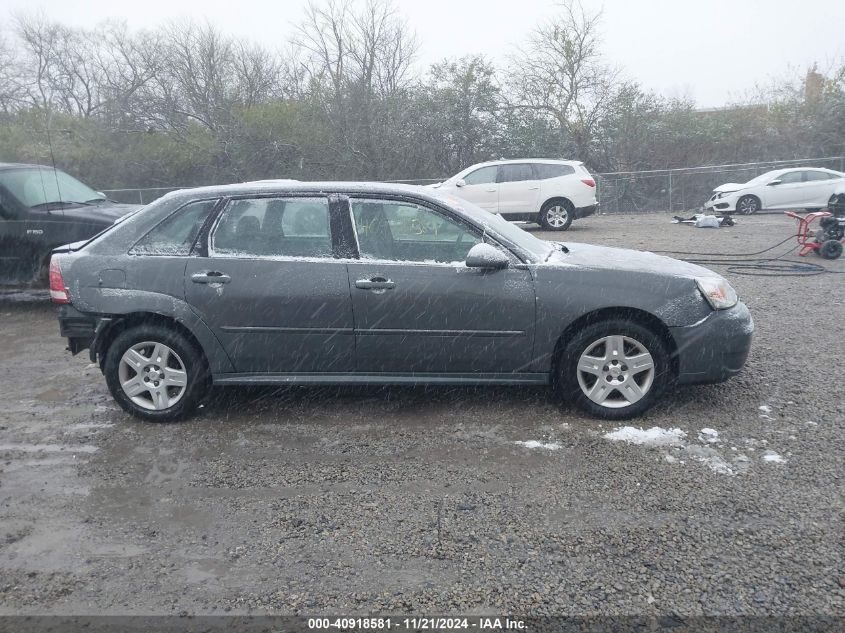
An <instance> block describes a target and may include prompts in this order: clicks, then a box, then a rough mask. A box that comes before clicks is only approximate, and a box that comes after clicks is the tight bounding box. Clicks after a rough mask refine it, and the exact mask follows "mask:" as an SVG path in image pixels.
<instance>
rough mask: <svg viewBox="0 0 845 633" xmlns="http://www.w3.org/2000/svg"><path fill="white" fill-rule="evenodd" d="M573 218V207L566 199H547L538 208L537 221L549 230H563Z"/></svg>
mask: <svg viewBox="0 0 845 633" xmlns="http://www.w3.org/2000/svg"><path fill="white" fill-rule="evenodd" d="M573 219H575V209H574V208H573V207H572V205H571V204H570V203H569V202H568V201H566V200H549V201H548V202H547V203H546V204H544V205H543V208H542V209H540V217H539V220H538V221H539V223H540V226H542V227H543V228H544V229H547V230H549V231H565V230H566V229H568V228H569V225H570V224H572V220H573Z"/></svg>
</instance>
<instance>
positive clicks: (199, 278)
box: [191, 270, 232, 284]
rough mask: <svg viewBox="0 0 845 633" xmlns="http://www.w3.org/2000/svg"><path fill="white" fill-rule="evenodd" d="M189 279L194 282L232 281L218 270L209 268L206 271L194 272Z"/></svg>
mask: <svg viewBox="0 0 845 633" xmlns="http://www.w3.org/2000/svg"><path fill="white" fill-rule="evenodd" d="M191 281H193V282H194V283H195V284H227V283H229V282H230V281H232V278H231V277H229V275H227V274H226V273H221V272H220V271H218V270H209V271H207V272H202V273H194V274H193V275H191Z"/></svg>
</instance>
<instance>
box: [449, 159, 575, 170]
mask: <svg viewBox="0 0 845 633" xmlns="http://www.w3.org/2000/svg"><path fill="white" fill-rule="evenodd" d="M517 163H540V164H545V165H583V164H584V163H583V162H582V161H580V160H564V159H562V158H507V159H505V158H503V159H501V160H488V161H486V162H483V163H476V164H475V165H470V166H469V167H467V168H466V169H471V168H473V167H487V166H493V165H513V164H517Z"/></svg>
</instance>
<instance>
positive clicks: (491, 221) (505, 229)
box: [431, 191, 556, 262]
mask: <svg viewBox="0 0 845 633" xmlns="http://www.w3.org/2000/svg"><path fill="white" fill-rule="evenodd" d="M431 193H432V195H434V196H435V197H437V198H439V199H441V200H443V201H444V202H446V203H448V204H449V206H451V207H453V208H457V209H459V210H461V211H463V212H464V213H465V214H466V215H468V216H470V217H471V218H473V219H475V220H478V221H479V222H481V223H482V224H485V225H487V226H489V227H490V228H491V229H492V230H494V231H495V232H496V233H498V234H499V235H501V236H502V237H504V238H505V239H506V240H508V241H509V242H511V243H512V244H513V245H514V246H517V247H519V248H520V249H522V250H523V251H525V252H526V253H527V254H530V255H531V256H532V257H533V258H535V260H536V261H541V262H542V261H545V260H546V258H547V257H548V256H549V254H550V253H552V252H553V251H555V250H556V249H555V247H554V245H552V243H551V242H546V241H545V240H541V239H539V238H536V237H534V236H533V235H531V233H528V232H527V231H523V230H522V229H521V228H519V227H518V226H516V225H515V224H511V223H510V222H508V221H507V220H505V219H504V218H503V217H502V216H500V215H498V214H495V213H489V212H488V211H485V210H484V209H482V208H481V207H477V206H475V205H474V204H472V203H471V202H467V201H466V200H463V199H462V198H457V197H455V196H451V195H447V194H442V193H440V192H438V191H432V192H431Z"/></svg>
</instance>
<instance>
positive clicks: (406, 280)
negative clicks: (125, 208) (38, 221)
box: [50, 181, 754, 421]
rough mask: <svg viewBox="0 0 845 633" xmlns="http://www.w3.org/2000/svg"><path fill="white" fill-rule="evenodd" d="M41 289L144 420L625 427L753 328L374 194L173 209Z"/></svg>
mask: <svg viewBox="0 0 845 633" xmlns="http://www.w3.org/2000/svg"><path fill="white" fill-rule="evenodd" d="M50 282H51V287H50V292H51V296H52V298H53V301H54V302H56V303H58V304H60V309H59V321H60V325H61V331H62V335H63V336H65V337H67V338H68V341H69V349H70V350H71V351H72V352H74V353H76V352H79V351H81V350H83V349H88V350H89V353H90V356H91V359H92V360H93V361H94V362H98V363H99V366H100V368H101V369H102V371H103V373H104V375H105V378H106V382H107V384H108V387H109V389H110V391H111V393H112V395H113V396H114V398H115V400H117V402H118V403H119V404H120V406H121V407H123V408H124V409H125V410H127V411H129V412H131V413H133V414H135V415H137V416H139V417H141V418H144V419H147V420H152V421H167V420H173V419H178V418H181V417H184V416H185V415H187V414H189V413H190V412H191V411H193V410H194V409H195V408H196V406H197V405H198V404H199V403H200V402H201V401H202V399H203V398H204V397H205V395H206V393H207V392H208V389H209V387H210V386H211V385H212V384H214V385H281V384H323V385H324V384H380V385H384V384H435V385H455V384H463V385H473V384H524V385H549V384H551V385H554V386H555V388H556V389H558V390H559V392H560V393H561V394H562V395H563V396H564V397H566V398H568V399H571V400H572V401H574V402H575V403H576V404H577V405H578V406H580V407H581V408H583V409H584V410H586V411H588V412H589V413H591V414H593V415H596V416H599V417H603V418H608V419H623V418H629V417H631V416H635V415H637V414H639V413H641V412H643V411H645V410H646V409H647V408H648V407H649V406H651V405H652V404H653V403H654V402H655V401H656V400H657V399H658V398H659V396H660V395H661V393H662V392H664V391H665V390H666V388H667V387H668V386H670V385H671V384H673V383H687V384H689V383H703V382H719V381H723V380H725V379H727V378H729V377H730V376H732V375H734V374H736V373H737V372H739V371H740V369H741V368H742V366H743V364H744V363H745V359H746V357H747V355H748V350H749V346H750V343H751V337H752V332H753V329H754V326H753V322H752V320H751V316H750V315H749V313H748V310H747V309H746V307H745V305H744V304H743V303H741V302H739V301H738V300H737V296H736V293H735V292H734V290H733V289H732V288H731V286H730V285H729V284H728V283H727V282H726V281H725V280H724V279H723V278H721V277H720V276H719V275H717V274H715V273H713V272H712V271H710V270H708V269H706V268H702V267H699V266H694V265H691V264H687V263H684V262H681V261H677V260H674V259H670V258H668V257H662V256H658V255H655V254H652V253H644V252H639V251H631V250H621V249H614V248H603V247H597V246H588V245H584V244H569V245H568V246H564V245H563V244H560V243H555V242H547V241H543V240H540V239H537V238H536V237H534V236H532V235H531V234H529V233H526V232H524V231H522V230H521V229H519V228H517V227H515V226H513V225H511V224H509V223H508V222H506V221H504V220H502V219H501V218H500V217H498V216H495V215H491V214H489V213H486V212H484V211H482V210H481V209H478V208H477V207H475V206H473V205H472V204H470V203H468V202H465V201H463V200H460V199H458V198H454V197H449V196H447V195H444V194H439V193H437V192H436V191H432V190H426V189H422V188H417V187H410V186H395V185H382V184H372V183H368V184H350V183H295V182H291V181H277V182H273V181H265V182H260V183H245V184H239V185H227V186H219V187H206V188H200V189H189V190H182V191H177V192H174V193H171V194H168V195H167V196H165V197H163V198H161V199H160V200H158V201H156V202H155V203H153V204H151V205H149V206H148V207H146V208H144V209H143V210H142V211H140V212H138V213H136V214H134V215H132V216H130V217H128V218H127V219H126V220H125V221H123V222H121V223H119V224H117V225H115V226H114V227H113V228H112V229H110V230H109V231H107V232H106V233H104V234H101V235H99V236H97V237H95V238H94V239H92V240H90V241H87V242H80V243H76V244H70V245H68V246H65V247H62V248H60V249H57V250H56V251H55V252H54V255H53V258H52V262H51V270H50Z"/></svg>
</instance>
